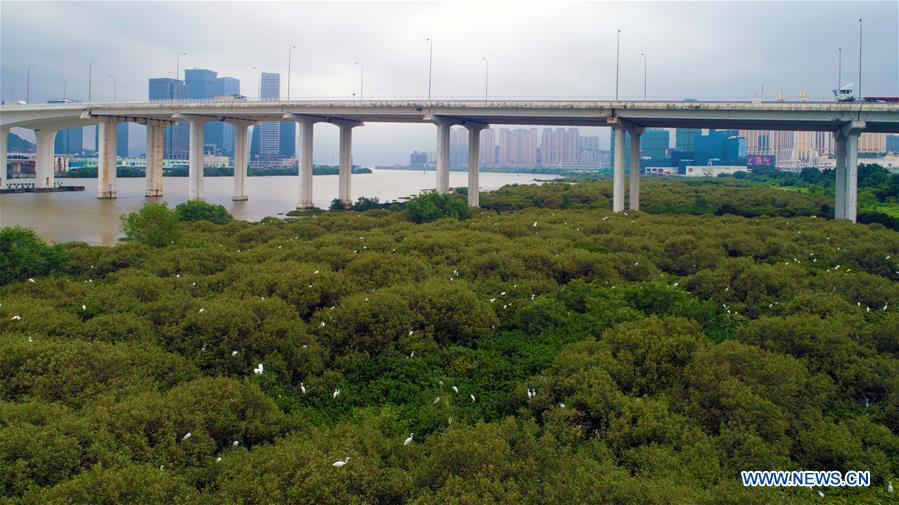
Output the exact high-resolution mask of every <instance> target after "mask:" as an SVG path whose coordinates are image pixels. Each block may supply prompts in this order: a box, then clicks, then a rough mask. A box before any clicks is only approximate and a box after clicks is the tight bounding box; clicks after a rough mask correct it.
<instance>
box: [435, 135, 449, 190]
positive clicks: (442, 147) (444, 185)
mask: <svg viewBox="0 0 899 505" xmlns="http://www.w3.org/2000/svg"><path fill="white" fill-rule="evenodd" d="M434 123H435V124H436V125H437V153H436V154H437V156H436V158H437V159H436V160H435V161H436V162H437V192H438V193H447V192H449V144H450V127H451V126H452V123H450V122H448V121H442V120H435V121H434Z"/></svg>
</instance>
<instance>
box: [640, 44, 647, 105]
mask: <svg viewBox="0 0 899 505" xmlns="http://www.w3.org/2000/svg"><path fill="white" fill-rule="evenodd" d="M640 56H642V57H643V101H644V102H645V101H646V53H640Z"/></svg>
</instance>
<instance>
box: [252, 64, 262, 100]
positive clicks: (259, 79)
mask: <svg viewBox="0 0 899 505" xmlns="http://www.w3.org/2000/svg"><path fill="white" fill-rule="evenodd" d="M253 70H255V71H256V74H257V75H256V85H257V87H258V90H257V92H258V93H259V99H260V100H262V69H261V68H259V67H257V66H256V65H253Z"/></svg>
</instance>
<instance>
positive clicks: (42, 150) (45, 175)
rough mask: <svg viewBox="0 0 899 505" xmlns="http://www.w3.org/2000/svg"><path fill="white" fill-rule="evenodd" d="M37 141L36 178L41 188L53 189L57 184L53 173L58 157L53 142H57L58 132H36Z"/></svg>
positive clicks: (46, 130)
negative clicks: (54, 163) (55, 160)
mask: <svg viewBox="0 0 899 505" xmlns="http://www.w3.org/2000/svg"><path fill="white" fill-rule="evenodd" d="M34 135H35V137H36V141H37V156H36V158H35V160H34V178H35V179H36V182H37V184H36V186H37V187H39V188H52V187H53V186H54V184H55V183H56V176H55V174H54V172H53V161H54V158H55V157H56V153H55V152H54V149H55V147H54V145H53V141H54V140H56V130H50V129H40V130H35V131H34Z"/></svg>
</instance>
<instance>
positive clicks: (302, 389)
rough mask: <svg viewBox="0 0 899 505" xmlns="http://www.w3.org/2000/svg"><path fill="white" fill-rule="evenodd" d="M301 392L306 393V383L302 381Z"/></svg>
mask: <svg viewBox="0 0 899 505" xmlns="http://www.w3.org/2000/svg"><path fill="white" fill-rule="evenodd" d="M300 392H301V393H303V394H306V385H305V384H303V383H302V382H301V383H300Z"/></svg>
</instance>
